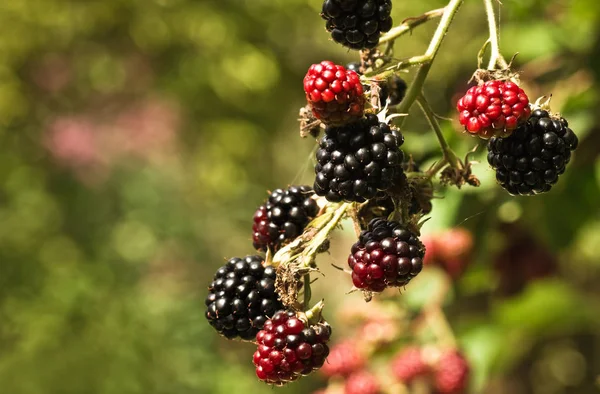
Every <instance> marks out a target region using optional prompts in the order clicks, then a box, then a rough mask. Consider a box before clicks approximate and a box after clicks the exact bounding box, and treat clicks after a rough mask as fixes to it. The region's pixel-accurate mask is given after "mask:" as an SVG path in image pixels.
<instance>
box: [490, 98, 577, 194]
mask: <svg viewBox="0 0 600 394" xmlns="http://www.w3.org/2000/svg"><path fill="white" fill-rule="evenodd" d="M568 126H569V124H568V123H567V121H566V120H565V119H564V118H560V119H556V118H553V117H551V116H550V114H549V113H548V112H547V111H544V110H540V109H537V110H535V111H533V112H532V113H531V116H530V118H529V120H527V122H525V123H523V124H522V125H520V126H519V127H517V129H515V131H514V132H513V133H512V134H511V135H510V137H507V138H499V137H492V138H491V139H490V140H489V142H488V156H487V158H488V163H490V165H491V166H492V168H494V170H496V180H497V181H498V183H499V184H500V186H502V187H503V188H504V189H506V190H507V191H508V192H509V193H510V194H512V195H522V196H529V195H534V194H540V193H545V192H547V191H549V190H550V189H551V188H552V185H554V184H555V183H556V182H557V181H558V177H559V175H560V174H562V173H564V172H565V167H566V165H567V163H568V162H569V160H570V159H571V152H572V151H573V150H575V148H577V144H578V139H577V136H576V135H575V133H573V130H571V129H570V128H569V127H568Z"/></svg>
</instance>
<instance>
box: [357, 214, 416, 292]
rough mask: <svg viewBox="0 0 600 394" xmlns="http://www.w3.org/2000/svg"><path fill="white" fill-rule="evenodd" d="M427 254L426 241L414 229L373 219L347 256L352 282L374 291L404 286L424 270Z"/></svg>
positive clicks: (358, 286) (359, 286) (392, 222)
mask: <svg viewBox="0 0 600 394" xmlns="http://www.w3.org/2000/svg"><path fill="white" fill-rule="evenodd" d="M424 255H425V249H424V247H423V244H422V243H421V242H420V241H419V238H418V236H417V235H416V234H414V233H413V232H412V231H411V230H409V229H408V228H406V227H405V226H403V225H402V224H400V223H398V222H395V221H388V220H385V219H373V220H372V221H371V222H370V223H369V226H368V229H367V230H365V231H362V232H361V234H360V237H359V240H358V242H356V243H355V244H354V245H353V246H352V254H351V255H350V256H349V257H348V265H349V266H350V268H351V269H352V283H353V284H354V286H355V287H357V288H359V289H364V290H368V291H373V292H381V291H383V290H384V289H385V288H386V287H401V286H404V285H406V284H407V283H408V282H409V281H410V280H411V279H412V278H414V277H415V276H416V275H417V274H418V273H419V272H421V269H422V268H423V257H424Z"/></svg>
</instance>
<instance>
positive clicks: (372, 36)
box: [321, 0, 393, 49]
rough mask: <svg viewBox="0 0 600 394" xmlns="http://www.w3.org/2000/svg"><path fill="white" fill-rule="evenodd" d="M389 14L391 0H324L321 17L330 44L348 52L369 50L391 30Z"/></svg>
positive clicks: (391, 22)
mask: <svg viewBox="0 0 600 394" xmlns="http://www.w3.org/2000/svg"><path fill="white" fill-rule="evenodd" d="M391 11H392V1H391V0H325V1H324V2H323V10H322V12H321V17H322V18H323V19H325V20H326V21H327V23H326V25H325V27H326V29H327V31H328V32H330V33H331V38H332V39H333V41H335V42H337V43H338V44H341V45H343V46H345V47H348V48H350V49H365V48H369V49H370V48H375V47H376V46H377V45H378V44H379V36H380V34H381V33H382V32H387V31H389V30H390V29H391V28H392V25H393V21H392V18H391V16H390V13H391Z"/></svg>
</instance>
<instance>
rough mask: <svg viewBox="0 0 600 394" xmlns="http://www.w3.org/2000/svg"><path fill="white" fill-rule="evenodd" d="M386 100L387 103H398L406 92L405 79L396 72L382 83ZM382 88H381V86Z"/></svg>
mask: <svg viewBox="0 0 600 394" xmlns="http://www.w3.org/2000/svg"><path fill="white" fill-rule="evenodd" d="M384 88H385V93H386V96H385V97H387V101H388V104H389V105H398V104H400V102H401V101H402V99H403V98H404V95H405V94H406V89H407V88H408V86H407V85H406V81H404V79H402V78H400V77H399V76H397V75H396V74H394V75H392V76H391V77H390V78H389V79H388V80H387V83H386V84H385V85H384ZM382 90H383V88H382ZM382 96H383V95H382Z"/></svg>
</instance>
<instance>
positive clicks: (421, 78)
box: [398, 0, 463, 126]
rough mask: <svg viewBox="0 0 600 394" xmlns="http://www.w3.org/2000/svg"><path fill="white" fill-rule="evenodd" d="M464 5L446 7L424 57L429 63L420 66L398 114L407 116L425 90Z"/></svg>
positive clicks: (458, 2) (455, 1) (456, 2)
mask: <svg viewBox="0 0 600 394" xmlns="http://www.w3.org/2000/svg"><path fill="white" fill-rule="evenodd" d="M462 3H463V0H450V2H449V3H448V5H447V6H446V7H444V13H443V15H442V19H441V20H440V23H439V24H438V27H437V29H436V31H435V33H434V35H433V38H432V39H431V42H430V43H429V47H428V48H427V51H426V52H425V55H423V56H425V57H426V58H427V62H426V63H423V64H422V65H421V66H419V69H418V70H417V73H416V75H415V79H414V80H413V83H412V84H411V85H410V88H409V89H408V91H407V92H406V95H405V97H404V99H403V100H402V101H401V102H400V105H399V106H398V113H401V114H407V113H408V111H409V110H410V107H411V106H412V105H413V103H414V102H415V100H416V99H417V97H418V96H419V95H420V94H421V91H422V90H423V84H424V83H425V80H426V79H427V74H428V73H429V70H430V69H431V63H433V60H434V59H435V56H436V55H437V53H438V50H439V49H440V46H441V45H442V41H443V40H444V37H445V36H446V33H447V32H448V28H449V27H450V24H451V23H452V20H453V19H454V16H455V15H456V12H457V11H458V9H459V8H460V6H461V5H462ZM399 119H400V120H399V122H398V126H402V124H403V123H404V119H405V117H402V118H399Z"/></svg>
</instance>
